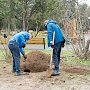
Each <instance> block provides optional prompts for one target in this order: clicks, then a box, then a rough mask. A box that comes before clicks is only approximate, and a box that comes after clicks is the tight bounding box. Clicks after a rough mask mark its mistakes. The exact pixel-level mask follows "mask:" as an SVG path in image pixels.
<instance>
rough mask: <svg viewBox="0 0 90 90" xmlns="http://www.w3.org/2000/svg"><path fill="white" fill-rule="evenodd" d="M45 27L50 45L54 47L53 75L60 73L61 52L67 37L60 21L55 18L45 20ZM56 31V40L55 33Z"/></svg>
mask: <svg viewBox="0 0 90 90" xmlns="http://www.w3.org/2000/svg"><path fill="white" fill-rule="evenodd" d="M44 26H45V29H46V30H47V31H48V47H51V48H53V63H54V68H53V73H52V76H56V75H59V74H60V53H61V48H62V47H64V43H65V39H64V36H63V33H62V30H61V28H60V26H59V25H58V23H57V22H56V21H54V20H45V22H44ZM54 32H55V37H54V42H53V33H54Z"/></svg>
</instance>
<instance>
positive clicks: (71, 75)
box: [0, 51, 90, 90]
mask: <svg viewBox="0 0 90 90" xmlns="http://www.w3.org/2000/svg"><path fill="white" fill-rule="evenodd" d="M27 57H28V58H27V60H28V68H29V69H30V70H31V72H30V73H29V75H21V76H14V73H12V72H11V67H12V65H11V63H6V62H1V63H0V90H90V67H84V66H83V67H82V66H72V65H66V64H64V62H61V74H60V75H59V76H53V77H51V78H46V77H45V75H46V71H45V70H46V69H47V68H48V65H49V59H50V55H47V54H45V53H43V52H40V51H33V52H31V53H29V54H27ZM21 66H22V69H24V67H25V62H23V61H22V62H21ZM33 66H34V67H33Z"/></svg>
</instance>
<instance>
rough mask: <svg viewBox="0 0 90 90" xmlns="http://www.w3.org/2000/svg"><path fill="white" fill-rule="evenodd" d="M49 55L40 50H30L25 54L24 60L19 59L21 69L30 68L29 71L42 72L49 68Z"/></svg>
mask: <svg viewBox="0 0 90 90" xmlns="http://www.w3.org/2000/svg"><path fill="white" fill-rule="evenodd" d="M49 62H50V55H48V54H45V53H44V52H42V51H32V52H30V53H28V54H27V60H26V62H25V61H24V59H23V58H22V59H21V69H22V70H24V69H25V68H28V69H30V71H31V72H42V71H46V70H47V69H48V68H49Z"/></svg>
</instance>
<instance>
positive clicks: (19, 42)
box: [8, 31, 31, 76]
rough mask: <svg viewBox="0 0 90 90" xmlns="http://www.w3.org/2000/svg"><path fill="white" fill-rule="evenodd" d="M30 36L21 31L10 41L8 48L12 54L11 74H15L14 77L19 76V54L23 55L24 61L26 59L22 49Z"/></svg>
mask: <svg viewBox="0 0 90 90" xmlns="http://www.w3.org/2000/svg"><path fill="white" fill-rule="evenodd" d="M30 37H31V35H30V34H29V33H28V32H26V31H22V32H19V33H17V34H15V35H14V36H13V37H12V38H11V39H10V40H9V44H8V47H9V49H10V51H11V53H12V57H13V66H12V72H13V73H15V75H16V76H19V75H20V74H21V70H20V52H21V54H22V55H23V57H24V59H26V58H27V57H26V55H25V51H24V48H25V46H26V41H27V40H29V39H30Z"/></svg>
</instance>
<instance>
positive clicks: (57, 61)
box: [53, 42, 62, 72]
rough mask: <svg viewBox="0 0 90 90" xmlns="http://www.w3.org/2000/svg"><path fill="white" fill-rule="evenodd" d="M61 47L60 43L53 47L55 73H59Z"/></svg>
mask: <svg viewBox="0 0 90 90" xmlns="http://www.w3.org/2000/svg"><path fill="white" fill-rule="evenodd" d="M61 45H62V42H60V43H57V44H55V45H54V48H53V63H54V70H56V71H57V72H60V54H61Z"/></svg>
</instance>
